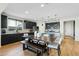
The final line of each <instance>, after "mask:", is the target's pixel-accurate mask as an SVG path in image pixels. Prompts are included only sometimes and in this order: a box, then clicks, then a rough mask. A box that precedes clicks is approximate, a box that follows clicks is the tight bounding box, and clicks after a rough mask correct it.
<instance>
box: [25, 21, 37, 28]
mask: <svg viewBox="0 0 79 59" xmlns="http://www.w3.org/2000/svg"><path fill="white" fill-rule="evenodd" d="M24 23H25V25H26V26H25V28H26V29H33V26H36V23H35V22H31V21H24Z"/></svg>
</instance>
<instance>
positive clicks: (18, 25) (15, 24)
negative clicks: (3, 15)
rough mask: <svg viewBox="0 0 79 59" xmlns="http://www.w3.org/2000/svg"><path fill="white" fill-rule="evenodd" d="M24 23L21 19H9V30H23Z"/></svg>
mask: <svg viewBox="0 0 79 59" xmlns="http://www.w3.org/2000/svg"><path fill="white" fill-rule="evenodd" d="M22 26H23V23H22V21H19V20H14V19H8V27H9V30H16V29H17V30H22Z"/></svg>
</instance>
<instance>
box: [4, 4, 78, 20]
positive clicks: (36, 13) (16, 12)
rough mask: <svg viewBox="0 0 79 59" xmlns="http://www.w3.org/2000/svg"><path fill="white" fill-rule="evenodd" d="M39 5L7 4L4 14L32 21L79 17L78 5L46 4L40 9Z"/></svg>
mask: <svg viewBox="0 0 79 59" xmlns="http://www.w3.org/2000/svg"><path fill="white" fill-rule="evenodd" d="M41 4H42V3H9V4H8V6H7V8H6V9H5V10H4V12H5V13H7V14H9V15H13V16H18V17H22V18H25V19H29V20H32V21H36V20H40V19H43V20H46V19H48V17H49V18H55V17H58V18H60V17H75V16H79V4H78V3H69V4H68V3H47V4H45V7H41ZM25 11H29V13H28V14H26V13H25ZM55 15H56V16H55Z"/></svg>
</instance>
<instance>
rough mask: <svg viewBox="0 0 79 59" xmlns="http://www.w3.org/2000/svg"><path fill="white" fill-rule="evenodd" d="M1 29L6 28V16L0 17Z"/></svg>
mask: <svg viewBox="0 0 79 59" xmlns="http://www.w3.org/2000/svg"><path fill="white" fill-rule="evenodd" d="M1 28H7V16H5V15H1Z"/></svg>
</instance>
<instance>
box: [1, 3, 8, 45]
mask: <svg viewBox="0 0 79 59" xmlns="http://www.w3.org/2000/svg"><path fill="white" fill-rule="evenodd" d="M7 5H8V4H7V3H0V47H1V13H2V12H3V10H4V9H5V8H6V7H7Z"/></svg>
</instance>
